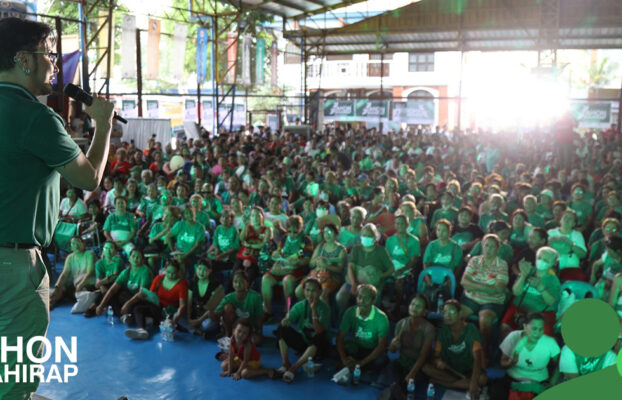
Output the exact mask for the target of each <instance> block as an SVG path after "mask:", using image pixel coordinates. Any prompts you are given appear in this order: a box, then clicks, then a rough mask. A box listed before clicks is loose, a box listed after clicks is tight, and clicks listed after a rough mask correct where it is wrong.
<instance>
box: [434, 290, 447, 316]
mask: <svg viewBox="0 0 622 400" xmlns="http://www.w3.org/2000/svg"><path fill="white" fill-rule="evenodd" d="M443 304H445V299H444V298H443V293H439V294H438V300H437V301H436V312H437V313H439V314H442V313H443Z"/></svg>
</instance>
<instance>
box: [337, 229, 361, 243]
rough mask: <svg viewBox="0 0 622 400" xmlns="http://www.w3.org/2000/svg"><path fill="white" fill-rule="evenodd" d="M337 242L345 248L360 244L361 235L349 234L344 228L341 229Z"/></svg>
mask: <svg viewBox="0 0 622 400" xmlns="http://www.w3.org/2000/svg"><path fill="white" fill-rule="evenodd" d="M337 241H338V242H339V243H341V244H342V245H344V246H345V247H350V246H355V245H357V244H361V233H360V232H359V233H351V232H350V231H348V230H347V229H346V228H345V227H343V226H342V227H341V230H340V231H339V237H338V238H337Z"/></svg>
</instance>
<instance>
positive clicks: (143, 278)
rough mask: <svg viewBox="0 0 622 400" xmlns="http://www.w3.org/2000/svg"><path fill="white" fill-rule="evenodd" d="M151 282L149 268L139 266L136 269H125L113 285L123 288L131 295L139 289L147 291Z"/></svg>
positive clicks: (151, 277)
mask: <svg viewBox="0 0 622 400" xmlns="http://www.w3.org/2000/svg"><path fill="white" fill-rule="evenodd" d="M152 280H153V275H152V274H151V270H150V269H149V267H147V266H146V265H141V266H140V267H136V268H132V267H128V268H125V269H124V270H123V271H121V273H120V274H119V276H118V277H117V280H116V281H115V283H116V284H118V285H123V286H125V287H126V288H127V290H129V291H130V292H132V293H136V292H138V289H140V288H141V287H143V288H146V289H149V288H150V287H151V281H152Z"/></svg>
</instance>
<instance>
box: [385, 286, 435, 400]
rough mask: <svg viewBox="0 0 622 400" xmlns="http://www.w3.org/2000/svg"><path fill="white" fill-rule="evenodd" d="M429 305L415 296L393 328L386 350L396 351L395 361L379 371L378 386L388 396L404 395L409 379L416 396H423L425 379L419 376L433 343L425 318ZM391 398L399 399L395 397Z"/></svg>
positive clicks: (421, 374) (423, 297)
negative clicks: (397, 355)
mask: <svg viewBox="0 0 622 400" xmlns="http://www.w3.org/2000/svg"><path fill="white" fill-rule="evenodd" d="M429 309H430V304H429V300H428V298H427V297H426V296H425V295H423V294H417V295H415V297H413V299H412V300H411V301H410V305H409V306H408V314H409V316H408V317H406V318H403V319H401V320H400V321H399V322H398V323H397V325H396V326H395V337H394V338H393V340H392V341H391V344H390V345H389V351H390V352H392V353H395V352H396V351H399V352H400V355H399V357H398V358H397V359H395V360H393V361H391V363H390V364H389V365H388V366H387V367H386V368H385V369H384V370H383V372H382V374H381V376H380V378H379V380H378V383H379V386H381V387H384V386H387V385H391V387H390V388H389V389H388V390H389V391H390V392H391V393H395V392H399V393H402V394H404V393H406V386H407V385H408V382H409V381H410V380H411V379H413V380H414V382H415V390H416V391H417V394H418V397H423V396H425V392H426V391H425V389H426V387H427V378H426V377H425V376H424V375H423V372H422V368H423V365H424V364H425V363H426V361H427V360H428V357H429V355H430V351H431V350H432V343H433V342H434V334H435V332H434V331H435V330H434V326H433V325H432V324H431V323H430V322H429V321H428V320H426V319H425V317H426V315H427V313H428V310H429ZM395 397H400V396H399V395H397V394H396V396H394V397H393V398H395Z"/></svg>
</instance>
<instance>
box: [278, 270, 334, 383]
mask: <svg viewBox="0 0 622 400" xmlns="http://www.w3.org/2000/svg"><path fill="white" fill-rule="evenodd" d="M321 291H322V284H321V283H320V281H318V280H317V279H313V278H309V279H307V280H306V281H305V283H304V296H305V298H304V300H300V301H299V302H298V303H296V304H295V305H294V306H293V307H292V309H291V310H289V313H288V314H287V316H286V317H285V318H283V320H282V321H281V325H280V326H279V328H278V329H277V339H278V341H279V350H280V352H281V360H282V362H283V365H282V366H281V368H279V370H278V372H279V373H281V374H283V380H284V381H285V382H288V383H290V382H292V381H293V380H294V377H295V373H296V371H297V370H298V368H300V367H301V366H302V365H303V364H304V363H305V362H307V360H308V359H309V358H320V359H321V358H324V357H325V356H326V354H327V352H328V350H329V348H330V336H329V332H330V307H329V306H328V304H326V302H324V301H323V300H321V299H320V293H321ZM292 324H294V325H296V328H293V327H292V326H291V325H292ZM290 347H291V348H293V349H294V350H295V351H296V353H297V354H300V355H301V356H300V357H299V358H298V360H296V362H295V363H294V364H293V365H292V364H290V362H289V358H288V351H289V348H290Z"/></svg>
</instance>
